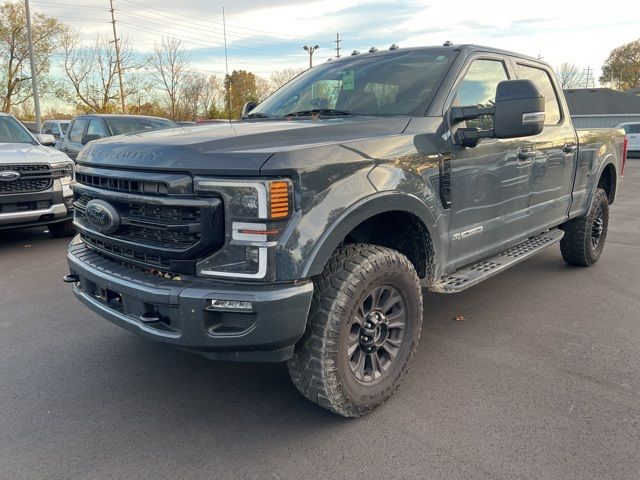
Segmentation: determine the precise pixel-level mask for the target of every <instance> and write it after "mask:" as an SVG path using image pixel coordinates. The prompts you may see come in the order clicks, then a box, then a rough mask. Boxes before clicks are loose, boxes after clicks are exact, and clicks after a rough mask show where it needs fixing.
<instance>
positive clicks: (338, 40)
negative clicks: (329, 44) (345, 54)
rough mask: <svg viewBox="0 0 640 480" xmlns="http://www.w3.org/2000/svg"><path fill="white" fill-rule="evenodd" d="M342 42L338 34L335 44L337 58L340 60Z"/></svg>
mask: <svg viewBox="0 0 640 480" xmlns="http://www.w3.org/2000/svg"><path fill="white" fill-rule="evenodd" d="M341 41H342V40H340V34H339V33H336V40H335V44H336V58H340V42H341Z"/></svg>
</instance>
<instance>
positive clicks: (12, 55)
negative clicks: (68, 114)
mask: <svg viewBox="0 0 640 480" xmlns="http://www.w3.org/2000/svg"><path fill="white" fill-rule="evenodd" d="M32 30H33V56H34V59H35V62H34V63H35V66H36V75H37V76H38V79H39V84H40V88H41V90H42V91H43V93H47V92H48V91H50V87H51V85H52V82H51V81H50V78H49V77H48V75H47V74H48V73H49V68H50V65H51V63H50V60H51V56H52V55H53V54H54V53H55V52H56V51H58V49H59V46H60V38H61V33H62V32H63V31H64V30H65V27H64V25H62V23H60V22H59V21H58V20H55V19H54V18H51V17H48V16H46V15H43V14H41V13H36V14H34V15H33V18H32ZM32 95H33V92H32V88H31V69H30V64H29V48H28V43H27V26H26V13H25V7H24V2H22V1H18V2H6V3H3V4H2V5H1V6H0V104H1V108H2V111H4V112H9V111H11V109H12V108H13V107H15V106H17V105H22V104H24V103H25V102H27V101H28V100H31V98H32Z"/></svg>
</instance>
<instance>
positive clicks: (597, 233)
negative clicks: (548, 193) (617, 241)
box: [560, 188, 609, 267]
mask: <svg viewBox="0 0 640 480" xmlns="http://www.w3.org/2000/svg"><path fill="white" fill-rule="evenodd" d="M608 227H609V199H608V197H607V193H606V192H605V191H604V190H603V189H601V188H598V189H597V190H596V193H595V195H594V196H593V202H592V204H591V209H590V210H589V213H588V214H587V215H585V216H583V217H578V218H574V219H573V220H569V221H568V222H567V223H566V224H565V225H564V226H563V227H562V229H563V230H564V237H563V238H562V240H561V241H560V251H561V252H562V258H564V261H565V262H567V263H569V264H571V265H581V266H584V267H588V266H590V265H593V264H594V263H596V262H597V261H598V259H599V258H600V255H602V250H603V249H604V244H605V241H606V239H607V229H608Z"/></svg>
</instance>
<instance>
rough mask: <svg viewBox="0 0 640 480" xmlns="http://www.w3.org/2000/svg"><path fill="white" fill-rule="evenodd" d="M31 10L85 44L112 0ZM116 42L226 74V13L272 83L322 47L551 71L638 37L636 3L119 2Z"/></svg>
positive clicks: (239, 43) (246, 62)
mask: <svg viewBox="0 0 640 480" xmlns="http://www.w3.org/2000/svg"><path fill="white" fill-rule="evenodd" d="M31 4H32V9H33V10H34V11H41V12H44V13H47V14H48V15H50V16H53V17H56V18H58V19H60V20H61V21H63V22H65V23H68V24H71V25H73V26H76V27H79V28H81V31H82V35H83V36H84V37H86V38H87V39H89V38H92V37H93V36H95V34H96V33H102V34H105V35H110V34H111V25H110V24H109V23H108V22H109V21H110V13H109V11H108V5H109V0H31ZM113 4H114V8H115V9H116V11H115V15H116V19H117V26H118V29H119V35H121V36H122V37H127V38H128V39H129V40H130V41H131V42H132V43H133V45H134V46H135V48H136V49H137V50H139V51H140V52H146V51H149V50H151V49H152V47H153V44H154V42H156V41H158V40H160V38H161V37H162V36H163V35H164V36H175V37H178V38H180V39H181V40H182V41H183V42H184V44H185V46H186V47H187V48H188V49H189V50H190V51H191V56H192V59H193V62H194V67H195V69H196V70H199V71H201V72H205V73H214V74H222V73H224V68H225V67H224V50H223V43H222V32H223V29H222V8H223V7H225V12H226V22H227V40H228V52H229V68H230V69H240V68H242V69H247V70H251V71H253V72H255V73H258V74H260V75H264V76H268V75H269V74H270V72H272V71H273V70H277V69H281V68H285V67H304V66H305V65H307V63H308V56H307V53H306V52H305V51H303V50H302V46H303V45H305V44H309V45H315V44H318V45H320V49H319V50H318V51H317V52H316V56H315V57H314V58H315V60H316V62H324V61H326V59H328V58H329V57H331V56H333V55H335V51H334V48H335V43H334V40H335V39H336V33H338V32H339V33H340V36H341V38H342V45H341V46H342V48H343V51H342V53H349V52H351V50H353V49H359V50H365V49H368V48H369V47H370V46H376V47H378V48H386V47H388V45H390V44H391V43H398V44H399V45H400V46H401V47H402V46H405V47H408V46H416V45H438V44H442V43H443V42H444V41H446V40H451V41H453V42H454V43H478V44H484V45H489V46H494V47H499V48H504V49H509V50H514V51H518V52H522V53H525V54H528V55H531V56H534V57H537V56H541V57H542V58H544V59H545V60H546V61H547V62H549V63H550V64H552V65H553V66H557V65H558V64H560V63H561V62H575V63H576V64H577V65H579V66H580V67H582V68H586V67H588V66H590V67H591V68H592V69H595V71H596V77H597V75H599V67H600V66H601V65H602V63H603V62H604V60H605V59H606V57H607V55H608V53H609V52H610V50H611V49H613V48H614V47H616V46H618V45H620V44H623V43H626V42H629V41H632V40H635V39H637V38H639V37H640V28H639V26H640V8H638V3H637V0H635V1H626V0H623V1H616V2H608V3H604V2H587V1H577V0H559V1H558V0H554V1H551V0H536V1H534V2H518V1H508V2H507V1H497V0H484V1H482V2H480V1H468V0H454V1H452V0H447V1H444V0H405V1H391V0H322V1H319V0H298V1H295V2H292V1H286V0H231V1H226V2H225V1H218V0H178V1H176V0H153V1H151V0H113Z"/></svg>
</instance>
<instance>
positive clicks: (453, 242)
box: [65, 45, 625, 416]
mask: <svg viewBox="0 0 640 480" xmlns="http://www.w3.org/2000/svg"><path fill="white" fill-rule="evenodd" d="M252 107H253V108H252ZM244 113H245V114H244V116H243V120H242V121H240V122H233V123H227V124H217V125H205V126H195V127H191V128H184V129H171V130H165V131H158V132H152V133H146V134H139V135H138V134H134V135H128V136H121V137H117V138H113V139H105V140H100V141H97V142H94V143H92V144H90V145H88V146H87V147H86V148H85V149H84V150H82V151H81V152H80V154H79V156H78V158H77V164H78V165H77V173H76V183H75V185H74V194H75V226H76V228H77V229H78V231H79V234H78V236H77V237H76V238H75V239H74V241H73V242H72V244H71V245H70V247H69V252H68V261H69V268H70V273H69V275H67V276H66V277H65V281H67V282H70V283H72V284H73V292H74V294H75V296H76V297H77V298H79V299H80V300H81V301H82V302H83V303H85V304H86V305H87V306H89V307H90V308H91V309H93V310H94V311H95V312H97V313H98V314H100V315H102V316H103V317H105V318H107V319H108V320H110V321H111V322H113V323H115V324H117V325H120V326H122V327H124V328H126V329H128V330H130V331H133V332H136V333H139V334H141V335H144V336H146V337H148V338H152V339H154V340H157V341H160V342H164V343H167V344H169V345H174V346H177V347H180V348H184V349H187V350H190V351H195V352H198V353H200V354H203V355H206V356H207V357H210V358H212V359H218V360H240V361H273V362H278V361H287V362H288V365H289V370H290V373H291V377H292V379H293V382H294V383H295V385H296V386H297V388H298V389H299V390H300V391H301V392H302V393H303V394H304V395H305V396H306V397H307V398H309V399H310V400H312V401H314V402H317V403H318V404H320V405H321V406H323V407H325V408H328V409H330V410H332V411H333V412H336V413H338V414H340V415H344V416H359V415H362V414H365V413H367V412H368V411H370V410H372V409H373V408H375V407H376V406H377V405H379V404H380V403H382V402H384V401H385V400H386V399H387V398H389V397H390V396H391V394H392V393H393V392H394V391H395V390H396V389H397V387H398V385H399V384H400V382H401V380H402V379H403V377H404V376H405V374H406V372H407V367H408V365H409V363H410V360H411V357H412V356H413V353H414V352H415V350H416V347H417V345H418V339H419V337H420V329H421V324H422V317H423V300H422V288H423V287H426V288H427V289H429V290H431V291H435V292H441V293H454V292H459V291H461V290H463V289H465V288H467V287H470V286H472V285H474V284H476V283H478V282H480V281H482V280H484V279H486V278H488V277H490V276H492V275H494V274H496V273H499V272H501V271H502V270H504V269H506V268H508V267H510V266H512V265H514V264H515V263H517V262H520V261H522V260H524V259H526V258H528V257H529V256H531V255H533V254H535V253H537V252H539V251H540V250H541V249H543V248H545V247H548V246H551V245H553V244H556V243H559V244H560V248H561V251H562V255H563V257H564V259H565V260H566V261H567V262H568V263H570V264H575V265H584V266H587V265H591V264H593V263H594V262H596V261H597V260H598V258H599V257H600V255H601V253H602V249H603V246H604V243H605V239H606V235H607V222H608V218H609V205H611V204H612V203H613V202H614V201H615V199H616V194H617V192H618V190H619V188H620V179H621V176H622V173H623V170H624V163H625V147H624V134H623V132H622V131H621V130H620V131H618V130H593V131H580V132H576V130H575V129H574V128H573V126H572V124H571V119H570V117H569V112H568V111H567V105H566V102H565V99H564V97H563V95H562V90H561V89H560V87H559V85H558V83H557V81H556V79H555V76H554V74H553V71H552V69H551V68H550V67H549V66H548V65H546V64H544V63H541V62H539V61H537V60H534V59H532V58H528V57H525V56H522V55H518V54H514V53H510V52H505V51H501V50H495V49H491V48H485V47H478V46H472V45H460V46H456V45H447V46H443V47H429V48H411V49H398V48H397V47H395V46H393V47H392V48H391V49H390V50H389V51H384V52H382V51H380V52H379V51H374V50H373V49H372V51H371V52H369V53H366V54H355V52H354V55H352V56H349V57H345V58H341V59H339V60H332V61H330V62H328V63H326V64H323V65H321V66H318V67H315V68H313V69H310V70H308V71H307V72H305V73H303V74H302V75H300V76H299V77H297V78H296V79H294V80H292V81H291V82H290V83H288V84H287V85H285V86H284V87H282V88H281V89H280V90H278V91H277V92H276V93H274V94H273V95H271V96H270V97H269V98H267V99H266V100H265V101H264V102H262V103H261V104H259V105H257V106H255V105H247V106H245V112H244ZM425 313H426V314H427V315H428V314H429V311H428V307H427V308H426V312H425Z"/></svg>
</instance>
